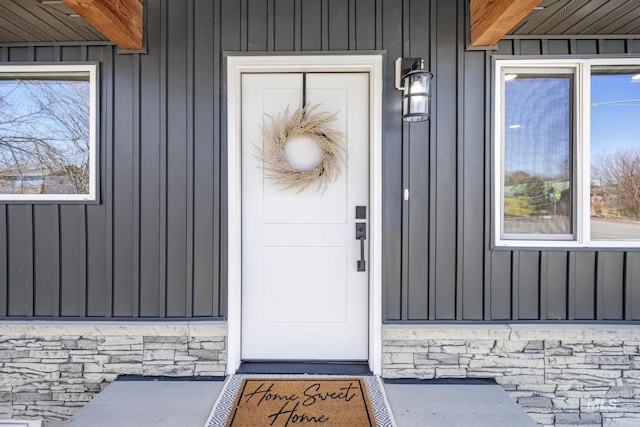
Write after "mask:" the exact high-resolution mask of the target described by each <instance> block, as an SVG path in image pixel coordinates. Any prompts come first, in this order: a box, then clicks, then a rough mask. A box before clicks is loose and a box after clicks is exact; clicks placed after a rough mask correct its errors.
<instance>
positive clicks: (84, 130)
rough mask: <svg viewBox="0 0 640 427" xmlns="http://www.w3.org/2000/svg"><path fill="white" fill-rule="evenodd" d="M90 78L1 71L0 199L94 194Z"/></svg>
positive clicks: (70, 73)
mask: <svg viewBox="0 0 640 427" xmlns="http://www.w3.org/2000/svg"><path fill="white" fill-rule="evenodd" d="M90 77H91V76H90V72H89V71H50V72H23V71H7V72H0V197H2V196H4V197H3V199H5V200H6V199H7V196H6V195H12V196H17V197H28V198H30V199H33V200H37V199H38V197H39V196H43V195H44V196H46V195H54V197H50V196H46V197H48V198H46V199H42V200H56V198H55V195H77V196H78V199H77V200H82V199H83V197H86V196H89V195H90V194H91V192H92V191H91V184H92V179H91V175H92V173H94V174H95V171H93V170H92V165H93V164H94V163H95V162H93V161H92V159H93V158H94V156H95V154H96V153H93V152H92V137H91V131H92V126H91V102H92V101H91V83H90V80H91V79H90ZM94 179H95V177H94ZM25 195H26V196H25ZM60 199H62V200H64V196H63V197H61V198H60ZM19 200H26V199H19ZM69 200H72V199H69Z"/></svg>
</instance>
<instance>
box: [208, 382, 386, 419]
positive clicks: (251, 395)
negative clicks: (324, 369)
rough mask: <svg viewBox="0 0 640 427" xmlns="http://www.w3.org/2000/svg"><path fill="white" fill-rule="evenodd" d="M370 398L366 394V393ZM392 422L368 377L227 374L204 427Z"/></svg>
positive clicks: (380, 394) (377, 385)
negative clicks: (225, 382) (230, 375)
mask: <svg viewBox="0 0 640 427" xmlns="http://www.w3.org/2000/svg"><path fill="white" fill-rule="evenodd" d="M370 396H371V397H370ZM296 425H301V426H323V427H330V426H331V427H342V426H344V427H347V426H348V427H375V426H380V427H387V426H395V423H394V422H393V419H392V418H391V414H390V410H389V406H388V404H387V401H386V398H385V396H384V391H383V389H382V386H381V384H380V382H379V380H378V379H377V378H376V377H373V376H363V377H344V376H306V375H297V376H292V375H287V376H280V375H233V376H232V377H231V378H229V379H228V380H227V384H226V385H225V388H224V389H223V391H222V393H221V395H220V397H219V398H218V401H217V402H216V404H215V406H214V408H213V410H212V412H211V416H210V417H209V421H208V422H207V424H206V426H207V427H214V426H215V427H219V426H226V427H262V426H265V427H266V426H269V427H284V426H296Z"/></svg>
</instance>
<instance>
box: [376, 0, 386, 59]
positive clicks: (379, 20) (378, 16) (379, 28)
mask: <svg viewBox="0 0 640 427" xmlns="http://www.w3.org/2000/svg"><path fill="white" fill-rule="evenodd" d="M375 2H376V6H375V22H376V23H375V35H374V37H375V46H376V50H382V47H383V46H384V43H383V41H384V40H383V37H382V23H383V19H382V15H383V14H382V9H383V8H382V3H383V2H382V0H375Z"/></svg>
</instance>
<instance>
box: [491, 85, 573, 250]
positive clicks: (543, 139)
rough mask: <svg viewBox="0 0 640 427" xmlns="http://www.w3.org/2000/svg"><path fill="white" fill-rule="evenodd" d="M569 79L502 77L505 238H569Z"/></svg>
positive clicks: (570, 88)
mask: <svg viewBox="0 0 640 427" xmlns="http://www.w3.org/2000/svg"><path fill="white" fill-rule="evenodd" d="M572 84H573V76H572V75H567V74H547V75H545V74H535V75H515V74H511V75H507V76H505V78H504V85H505V86H504V124H503V125H504V147H503V152H504V159H503V162H504V164H503V169H502V170H503V176H502V180H503V188H502V194H503V206H502V208H503V224H502V234H503V237H504V238H514V237H516V238H529V239H535V238H542V236H544V238H547V239H549V238H552V239H553V238H555V239H562V238H571V237H572V233H573V224H572V218H573V214H572V194H573V190H572V188H573V184H572V178H571V176H572V172H571V171H572V169H571V163H572V161H571V151H572V149H571V138H572V132H571V123H572V116H571V92H572Z"/></svg>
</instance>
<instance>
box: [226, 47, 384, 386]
mask: <svg viewBox="0 0 640 427" xmlns="http://www.w3.org/2000/svg"><path fill="white" fill-rule="evenodd" d="M226 61H227V67H226V69H227V182H228V189H227V203H228V215H227V223H228V225H227V227H228V236H227V254H228V255H227V257H228V263H227V267H228V280H229V281H228V314H227V328H228V330H227V334H228V335H227V374H229V375H231V374H233V373H235V372H236V370H237V369H238V367H239V366H240V363H241V361H242V359H241V349H240V346H241V333H242V332H241V331H242V328H241V319H242V317H241V313H242V286H241V285H242V215H241V214H242V167H241V161H242V156H241V149H242V147H241V125H242V121H241V107H242V105H241V99H242V97H241V89H242V88H241V74H242V73H246V72H269V73H278V72H367V73H369V76H370V79H369V88H370V89H369V90H370V96H369V100H370V120H369V127H370V129H369V135H370V137H369V212H370V216H369V229H370V233H369V266H370V267H369V367H370V369H371V371H372V372H373V373H374V375H380V374H381V373H382V265H381V261H382V240H381V238H382V81H383V79H382V74H383V55H382V54H374V55H370V54H362V55H360V54H348V55H288V56H276V55H260V56H248V55H238V56H233V55H229V56H227V57H226Z"/></svg>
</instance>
